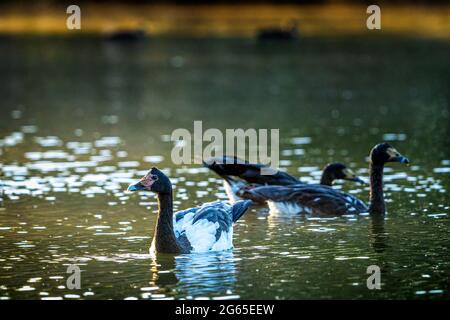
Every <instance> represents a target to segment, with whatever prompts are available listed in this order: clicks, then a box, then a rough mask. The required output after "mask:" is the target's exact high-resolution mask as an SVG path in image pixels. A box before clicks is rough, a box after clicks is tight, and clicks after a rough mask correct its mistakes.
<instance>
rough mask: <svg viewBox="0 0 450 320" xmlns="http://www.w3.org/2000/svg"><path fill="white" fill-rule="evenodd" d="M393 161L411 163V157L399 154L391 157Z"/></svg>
mask: <svg viewBox="0 0 450 320" xmlns="http://www.w3.org/2000/svg"><path fill="white" fill-rule="evenodd" d="M391 161H392V162H400V163H403V164H409V159H408V158H407V157H404V156H402V155H398V156H396V157H393V158H392V159H391Z"/></svg>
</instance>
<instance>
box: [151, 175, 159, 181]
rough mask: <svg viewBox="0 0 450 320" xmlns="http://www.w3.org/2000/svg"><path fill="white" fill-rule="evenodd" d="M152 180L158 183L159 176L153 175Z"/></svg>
mask: <svg viewBox="0 0 450 320" xmlns="http://www.w3.org/2000/svg"><path fill="white" fill-rule="evenodd" d="M150 178H151V179H152V180H153V181H157V180H158V176H157V175H154V174H152V175H151V176H150Z"/></svg>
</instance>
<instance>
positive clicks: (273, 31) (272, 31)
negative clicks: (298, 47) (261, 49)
mask: <svg viewBox="0 0 450 320" xmlns="http://www.w3.org/2000/svg"><path fill="white" fill-rule="evenodd" d="M298 37H299V32H298V24H297V22H292V23H291V26H290V27H287V28H282V27H278V28H267V29H261V30H259V31H258V33H257V39H258V40H297V39H298Z"/></svg>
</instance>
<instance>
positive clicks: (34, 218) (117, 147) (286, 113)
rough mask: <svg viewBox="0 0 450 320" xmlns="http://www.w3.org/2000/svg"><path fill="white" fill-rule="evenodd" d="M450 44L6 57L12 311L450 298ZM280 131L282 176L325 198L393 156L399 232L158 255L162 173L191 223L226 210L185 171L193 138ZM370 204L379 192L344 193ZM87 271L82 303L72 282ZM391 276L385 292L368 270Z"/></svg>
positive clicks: (38, 43)
mask: <svg viewBox="0 0 450 320" xmlns="http://www.w3.org/2000/svg"><path fill="white" fill-rule="evenodd" d="M449 48H450V45H449V44H448V43H447V42H443V41H442V42H440V41H431V40H414V39H401V38H379V37H374V38H364V39H363V38H339V39H331V38H315V39H312V38H311V39H308V38H306V39H303V40H302V41H301V42H299V43H282V44H261V43H256V42H254V41H251V40H179V39H177V40H175V39H171V40H170V39H169V40H163V39H153V40H151V41H147V42H142V43H130V44H127V45H121V44H113V43H107V42H105V41H99V40H98V39H64V38H53V39H46V38H25V39H2V41H1V42H0V68H1V72H0V83H1V86H0V96H1V97H2V99H1V100H2V101H1V109H0V163H1V164H0V174H1V184H2V194H1V202H0V297H1V299H53V298H56V299H107V298H114V299H126V298H128V299H134V298H138V299H174V298H176V299H178V298H183V299H198V298H212V299H237V298H242V299H256V298H264V299H299V298H301V299H309V298H333V299H337V298H370V299H381V298H389V299H392V298H394V299H405V298H413V299H415V298H438V299H442V298H445V299H448V297H449V294H448V283H449V282H450V259H449V255H448V250H449V246H450V229H449V226H450V224H449V218H448V215H449V211H450V210H449V200H448V189H449V187H450V185H449V172H450V154H449V149H448V141H449V138H450V137H449V130H448V129H449V127H448V114H449V109H448V105H449V104H448V97H449V96H448V80H449V78H448V75H449V63H448V53H449ZM194 120H202V121H203V126H204V128H205V129H206V128H219V129H221V130H224V129H226V128H266V129H270V128H279V129H280V136H281V141H280V144H281V146H280V147H281V150H280V152H281V159H282V162H281V167H282V169H283V170H286V171H288V172H289V173H291V174H293V175H297V176H300V177H301V178H302V179H303V180H304V181H305V182H317V181H318V180H319V177H320V170H321V168H322V167H323V166H324V165H325V164H326V163H328V162H330V161H340V162H343V163H346V164H347V165H348V166H349V167H351V168H352V169H354V170H355V171H356V172H357V173H358V174H359V175H360V176H361V177H363V178H364V179H366V180H367V179H368V173H367V166H368V164H367V161H366V157H367V155H368V152H369V150H370V148H371V147H372V146H373V145H374V144H375V143H378V142H381V141H389V142H390V143H392V144H393V145H394V146H395V147H396V148H397V149H398V150H399V151H400V152H402V153H403V154H404V155H406V156H408V157H409V158H410V160H411V162H412V163H411V166H409V167H405V166H401V165H398V164H392V165H389V166H387V167H386V169H385V173H386V176H385V179H386V181H385V195H386V198H387V208H388V215H387V216H386V217H385V218H371V217H368V216H360V217H358V216H350V217H339V218H333V219H314V218H308V217H305V216H301V215H300V216H297V217H283V216H273V215H270V214H269V212H268V211H267V209H265V208H254V209H252V210H250V211H249V212H248V213H247V214H246V215H245V216H244V217H243V218H242V219H241V220H239V222H238V223H237V225H236V227H235V234H234V245H235V249H234V250H233V251H232V252H221V253H212V254H189V255H179V256H173V255H164V254H161V255H158V256H157V258H156V259H154V258H151V257H150V256H149V255H148V248H149V246H150V242H151V238H152V235H153V230H154V225H155V219H156V215H155V212H156V200H155V197H154V195H153V194H151V193H145V192H144V193H133V194H128V193H125V192H124V190H125V188H126V186H127V185H128V184H129V183H131V182H133V181H135V180H136V179H138V178H140V177H141V176H142V175H143V174H144V173H145V172H146V171H147V170H148V169H149V168H150V167H152V166H155V165H156V166H158V167H160V168H162V169H164V170H165V172H166V173H167V174H168V175H169V176H170V177H171V179H172V182H173V184H174V195H175V207H176V209H183V208H186V207H190V206H194V205H197V204H200V203H203V202H206V201H213V200H215V199H217V198H219V199H226V195H225V192H224V190H223V188H222V181H221V180H220V179H218V177H216V176H215V175H214V174H212V173H211V172H208V171H207V170H205V169H203V168H200V167H199V166H198V165H190V166H175V165H174V164H173V163H172V162H171V160H170V151H171V148H172V144H171V143H170V141H168V136H169V135H170V134H171V132H172V131H173V130H174V129H176V128H187V129H189V130H192V128H193V121H194ZM335 187H336V188H342V189H343V190H346V191H348V192H350V193H352V194H355V195H357V196H358V197H360V198H362V199H364V200H366V199H367V196H368V186H361V185H357V184H352V183H346V184H342V183H338V184H337V185H336V186H335ZM70 264H77V265H78V266H80V268H81V270H82V280H81V289H79V290H69V289H67V288H66V279H67V276H68V274H67V273H66V269H67V266H68V265H70ZM369 265H378V266H380V267H381V270H382V277H381V278H382V289H381V290H368V289H367V287H366V279H367V276H368V275H367V274H366V269H367V267H368V266H369Z"/></svg>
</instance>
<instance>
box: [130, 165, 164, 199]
mask: <svg viewBox="0 0 450 320" xmlns="http://www.w3.org/2000/svg"><path fill="white" fill-rule="evenodd" d="M139 190H145V191H153V192H155V193H171V192H172V184H171V183H170V180H169V178H168V177H167V176H166V175H165V174H164V173H163V172H162V171H161V170H159V169H158V168H155V167H153V168H152V169H151V170H150V171H149V172H147V174H146V175H145V176H143V177H142V179H141V180H139V181H138V182H137V183H135V184H131V185H130V186H129V187H128V191H139Z"/></svg>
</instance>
